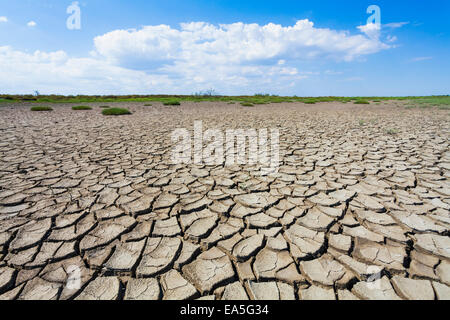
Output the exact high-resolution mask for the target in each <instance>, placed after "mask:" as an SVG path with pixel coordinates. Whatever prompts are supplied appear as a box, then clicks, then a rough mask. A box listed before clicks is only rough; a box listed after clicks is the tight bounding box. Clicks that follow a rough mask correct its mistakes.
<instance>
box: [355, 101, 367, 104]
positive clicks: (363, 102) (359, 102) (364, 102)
mask: <svg viewBox="0 0 450 320" xmlns="http://www.w3.org/2000/svg"><path fill="white" fill-rule="evenodd" d="M354 104H370V102H369V101H367V100H356V101H355V102H354Z"/></svg>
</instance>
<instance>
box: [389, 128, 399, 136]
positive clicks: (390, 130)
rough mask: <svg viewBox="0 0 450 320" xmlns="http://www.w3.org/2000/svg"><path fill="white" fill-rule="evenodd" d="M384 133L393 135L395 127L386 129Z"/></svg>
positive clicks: (395, 132) (395, 131) (395, 130)
mask: <svg viewBox="0 0 450 320" xmlns="http://www.w3.org/2000/svg"><path fill="white" fill-rule="evenodd" d="M386 133H387V134H389V135H395V134H397V133H398V130H397V129H387V130H386Z"/></svg>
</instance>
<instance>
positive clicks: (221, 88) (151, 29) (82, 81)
mask: <svg viewBox="0 0 450 320" xmlns="http://www.w3.org/2000/svg"><path fill="white" fill-rule="evenodd" d="M368 28H370V27H368ZM360 30H361V31H363V34H353V35H352V34H350V32H348V31H336V30H331V29H325V28H315V27H314V24H313V23H312V22H310V21H309V20H301V21H298V22H297V23H296V24H295V25H293V26H287V27H283V26H281V25H276V24H272V23H269V24H267V25H264V26H260V25H258V24H244V23H234V24H228V25H219V26H215V25H211V24H208V23H204V22H192V23H185V24H181V26H180V28H179V29H175V28H172V27H170V26H166V25H159V26H146V27H143V28H141V29H139V30H135V29H132V30H115V31H111V32H108V33H106V34H104V35H101V36H98V37H96V38H95V39H94V46H95V50H94V51H93V52H92V53H91V56H89V57H86V58H71V57H70V56H69V55H68V54H67V53H65V52H63V51H57V52H51V53H44V52H40V51H36V52H35V53H33V54H29V53H24V52H20V51H15V50H13V49H12V48H10V47H0V68H1V69H2V77H1V78H0V87H2V89H3V90H6V91H8V92H19V91H20V92H32V91H33V90H39V91H40V92H41V93H61V94H78V93H84V94H126V93H138V94H139V93H141V94H143V93H147V94H149V93H169V94H170V93H186V94H189V93H192V92H196V91H200V90H203V89H205V88H211V87H213V88H215V89H216V90H217V91H218V92H219V93H221V94H242V93H248V92H253V91H254V92H260V91H268V92H274V90H277V91H279V90H278V89H280V88H281V89H283V88H285V87H288V86H290V85H292V83H296V84H297V85H298V84H299V83H298V82H299V81H303V80H304V79H306V78H308V77H309V76H311V74H309V73H308V72H305V70H298V68H297V67H296V66H297V65H298V63H297V62H299V61H309V60H317V59H322V60H331V61H354V60H356V59H359V58H361V57H363V56H365V55H369V54H374V53H376V52H379V51H381V50H385V49H389V48H391V46H390V45H388V44H385V43H383V42H381V41H380V40H379V39H378V38H373V37H370V36H369V35H368V34H370V30H368V29H367V28H360ZM366 35H367V36H366ZM43 75H45V76H43ZM6 79H7V81H6ZM255 90H256V91H255Z"/></svg>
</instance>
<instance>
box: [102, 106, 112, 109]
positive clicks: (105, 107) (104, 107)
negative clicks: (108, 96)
mask: <svg viewBox="0 0 450 320" xmlns="http://www.w3.org/2000/svg"><path fill="white" fill-rule="evenodd" d="M100 108H101V109H108V108H110V106H100Z"/></svg>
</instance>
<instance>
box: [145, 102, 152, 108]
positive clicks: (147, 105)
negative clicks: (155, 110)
mask: <svg viewBox="0 0 450 320" xmlns="http://www.w3.org/2000/svg"><path fill="white" fill-rule="evenodd" d="M151 106H152V104H151V103H147V104H144V107H151Z"/></svg>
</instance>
